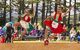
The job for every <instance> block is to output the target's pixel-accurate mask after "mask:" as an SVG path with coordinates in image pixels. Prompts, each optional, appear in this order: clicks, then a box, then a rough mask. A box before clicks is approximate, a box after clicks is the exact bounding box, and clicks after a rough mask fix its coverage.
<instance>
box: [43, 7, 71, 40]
mask: <svg viewBox="0 0 80 50" xmlns="http://www.w3.org/2000/svg"><path fill="white" fill-rule="evenodd" d="M70 10H71V8H70V9H68V10H67V11H66V12H63V8H62V7H58V8H57V11H55V12H53V14H52V17H48V18H47V19H48V20H44V24H45V25H46V26H48V27H49V28H50V29H51V31H52V33H54V34H56V35H58V40H60V36H61V33H62V32H64V30H65V29H64V26H63V25H62V24H61V21H62V20H63V17H65V16H66V14H67V13H68V12H69V11H70Z"/></svg>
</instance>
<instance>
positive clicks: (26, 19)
mask: <svg viewBox="0 0 80 50" xmlns="http://www.w3.org/2000/svg"><path fill="white" fill-rule="evenodd" d="M30 20H31V19H30V14H29V10H28V9H25V10H24V14H23V16H22V18H21V20H20V24H21V26H22V28H23V33H22V35H23V36H24V35H25V34H26V33H27V34H28V33H30V31H32V30H33V29H34V27H33V26H32V25H31V24H30Z"/></svg>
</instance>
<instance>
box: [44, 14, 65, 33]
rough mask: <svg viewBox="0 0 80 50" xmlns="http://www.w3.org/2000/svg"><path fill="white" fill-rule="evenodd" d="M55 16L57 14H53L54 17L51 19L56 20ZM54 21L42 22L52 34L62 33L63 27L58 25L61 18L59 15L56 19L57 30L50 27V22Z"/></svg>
mask: <svg viewBox="0 0 80 50" xmlns="http://www.w3.org/2000/svg"><path fill="white" fill-rule="evenodd" d="M56 14H57V13H55V15H54V17H53V19H54V20H55V19H56V17H57V16H56ZM54 20H45V21H44V24H45V25H46V26H48V27H49V28H50V29H51V31H52V33H55V34H60V33H62V32H64V29H63V25H62V24H61V23H60V21H62V17H61V14H60V15H59V17H58V19H57V20H58V21H57V22H58V27H57V28H53V27H52V24H53V23H52V22H53V21H54Z"/></svg>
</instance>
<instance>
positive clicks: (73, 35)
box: [70, 27, 76, 41]
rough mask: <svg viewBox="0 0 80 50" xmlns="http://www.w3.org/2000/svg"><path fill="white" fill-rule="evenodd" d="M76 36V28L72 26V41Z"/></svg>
mask: <svg viewBox="0 0 80 50" xmlns="http://www.w3.org/2000/svg"><path fill="white" fill-rule="evenodd" d="M75 36H76V30H75V29H74V27H72V28H71V30H70V41H73V40H74V39H75Z"/></svg>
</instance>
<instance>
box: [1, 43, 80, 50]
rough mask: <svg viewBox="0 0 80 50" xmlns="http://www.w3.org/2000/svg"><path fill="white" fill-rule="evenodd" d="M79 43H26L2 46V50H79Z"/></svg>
mask: <svg viewBox="0 0 80 50" xmlns="http://www.w3.org/2000/svg"><path fill="white" fill-rule="evenodd" d="M79 48H80V44H78V43H75V42H73V43H58V42H57V43H54V42H53V43H50V44H49V45H47V46H45V45H44V44H43V42H24V43H17V42H14V43H11V44H10V43H8V44H0V50H79Z"/></svg>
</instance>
